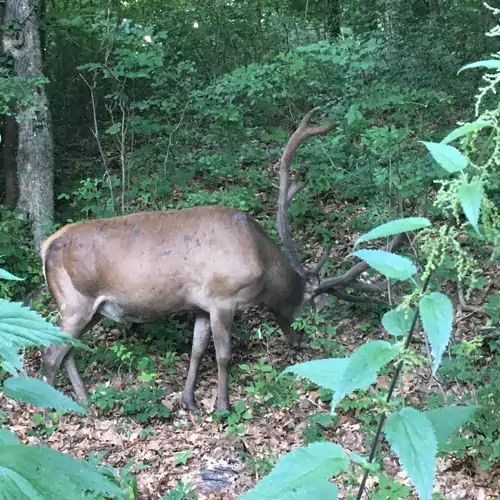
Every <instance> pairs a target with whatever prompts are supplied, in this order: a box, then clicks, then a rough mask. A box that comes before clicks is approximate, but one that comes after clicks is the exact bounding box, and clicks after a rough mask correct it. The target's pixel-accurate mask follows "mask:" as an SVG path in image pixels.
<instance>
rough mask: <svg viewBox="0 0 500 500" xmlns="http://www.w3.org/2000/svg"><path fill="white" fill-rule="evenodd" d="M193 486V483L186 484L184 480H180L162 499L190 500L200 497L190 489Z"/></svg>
mask: <svg viewBox="0 0 500 500" xmlns="http://www.w3.org/2000/svg"><path fill="white" fill-rule="evenodd" d="M191 486H192V485H191V483H187V484H184V483H183V482H182V481H179V482H178V483H177V486H176V487H175V488H172V489H171V490H170V491H169V492H168V495H165V496H163V497H162V500H188V499H196V498H198V497H197V496H196V495H195V494H194V493H193V492H192V491H189V490H190V488H191Z"/></svg>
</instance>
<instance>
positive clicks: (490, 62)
mask: <svg viewBox="0 0 500 500" xmlns="http://www.w3.org/2000/svg"><path fill="white" fill-rule="evenodd" d="M474 68H486V69H498V68H500V59H487V60H486V61H476V62H473V63H469V64H466V65H465V66H462V67H461V68H460V69H459V70H458V73H457V75H459V74H460V73H461V72H462V71H464V70H465V69H474Z"/></svg>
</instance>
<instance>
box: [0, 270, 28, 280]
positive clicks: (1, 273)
mask: <svg viewBox="0 0 500 500" xmlns="http://www.w3.org/2000/svg"><path fill="white" fill-rule="evenodd" d="M0 279H4V280H11V281H24V278H18V277H17V276H14V275H13V274H11V273H9V271H6V270H5V269H2V268H1V267H0Z"/></svg>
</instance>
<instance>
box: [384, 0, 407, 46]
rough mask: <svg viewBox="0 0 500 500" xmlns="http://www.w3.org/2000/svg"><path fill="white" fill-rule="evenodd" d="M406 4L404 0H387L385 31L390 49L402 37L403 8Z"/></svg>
mask: <svg viewBox="0 0 500 500" xmlns="http://www.w3.org/2000/svg"><path fill="white" fill-rule="evenodd" d="M404 5H405V3H404V2H402V0H387V2H386V6H385V16H384V17H385V19H384V32H385V38H386V42H387V44H388V48H389V50H391V49H394V48H395V46H396V45H397V43H398V42H399V41H400V39H401V23H400V14H401V9H402V8H403V6H404Z"/></svg>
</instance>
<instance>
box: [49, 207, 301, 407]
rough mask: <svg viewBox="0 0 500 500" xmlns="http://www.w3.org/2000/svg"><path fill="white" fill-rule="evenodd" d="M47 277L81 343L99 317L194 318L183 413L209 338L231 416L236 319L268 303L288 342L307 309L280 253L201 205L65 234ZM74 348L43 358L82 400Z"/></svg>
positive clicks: (54, 349) (241, 219)
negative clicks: (230, 377) (230, 373)
mask: <svg viewBox="0 0 500 500" xmlns="http://www.w3.org/2000/svg"><path fill="white" fill-rule="evenodd" d="M41 254H42V259H43V265H44V274H45V278H46V281H47V284H48V287H49V290H50V292H51V294H52V296H53V298H54V300H55V302H56V304H57V306H58V308H59V310H60V311H61V319H60V322H59V325H60V327H61V329H62V330H64V331H65V332H67V333H68V334H70V335H72V336H73V337H79V336H80V335H81V334H82V333H83V332H84V331H87V330H89V329H90V328H91V327H93V326H94V325H95V324H96V323H97V322H98V321H99V319H100V317H101V316H106V317H108V318H111V319H113V320H115V321H117V322H122V323H123V322H126V323H138V322H146V321H150V320H153V319H156V318H159V317H163V316H166V315H169V314H172V313H175V312H180V311H195V312H196V314H197V316H196V322H195V329H194V337H193V347H192V354H191V360H190V366H189V371H188V377H187V380H186V385H185V389H184V392H183V395H182V398H181V405H182V406H183V407H184V408H186V409H194V408H196V404H195V401H194V390H195V386H196V378H197V373H198V369H199V365H200V362H201V359H202V357H203V354H204V352H205V349H206V347H207V344H208V342H209V340H210V332H212V334H213V338H214V344H215V348H216V355H217V364H218V373H219V384H218V386H219V387H218V389H219V397H218V402H219V404H218V406H219V408H221V409H228V408H229V395H228V387H227V386H228V383H227V377H228V374H227V371H228V367H229V363H230V360H231V326H232V322H233V319H234V314H235V312H236V311H238V310H244V309H246V308H248V307H250V306H252V305H258V304H264V305H266V306H267V307H268V308H269V309H270V310H271V311H272V312H273V313H274V314H275V316H276V319H277V321H278V323H279V324H280V326H281V328H282V330H283V331H284V333H285V334H286V335H287V339H288V340H289V342H290V343H296V337H295V336H294V332H293V330H292V329H291V328H290V326H289V325H290V322H291V321H292V319H293V317H294V316H295V314H296V313H297V310H298V309H299V308H300V307H301V306H302V302H303V298H304V283H303V280H302V279H301V277H300V276H299V275H298V274H297V273H296V272H295V271H294V270H293V268H292V267H291V265H290V263H289V261H288V259H287V258H286V256H285V255H284V254H283V252H282V251H281V250H280V248H279V247H278V246H277V245H276V244H275V243H274V242H273V241H272V240H271V238H270V237H269V236H268V235H267V234H266V233H265V232H264V230H263V229H262V228H261V226H260V225H259V224H258V223H257V222H256V221H255V220H254V219H253V218H251V217H250V216H249V215H248V214H246V213H244V212H240V211H237V210H234V209H231V208H227V207H218V206H200V207H195V208H187V209H182V210H172V211H167V212H142V213H135V214H130V215H126V216H121V217H114V218H111V219H100V220H92V221H87V222H82V223H76V224H70V225H68V226H65V227H63V228H62V229H60V230H59V231H58V232H56V233H55V234H54V235H52V236H51V237H50V238H48V239H47V240H46V241H45V243H44V244H43V246H42V251H41ZM69 351H70V347H69V346H59V345H53V346H50V347H49V348H47V349H45V350H44V356H43V362H44V368H45V376H46V378H47V381H48V382H49V383H51V384H52V385H54V384H55V377H56V374H57V371H58V369H59V367H60V365H61V363H62V362H64V364H65V367H66V369H67V371H68V375H69V378H70V380H71V383H72V385H73V388H74V390H75V392H76V394H77V397H78V399H79V400H80V401H81V402H83V403H87V400H88V392H87V390H86V387H85V384H84V383H83V381H82V379H81V377H80V375H79V373H78V371H77V369H76V365H75V362H74V359H73V356H72V354H71V353H70V352H69Z"/></svg>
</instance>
